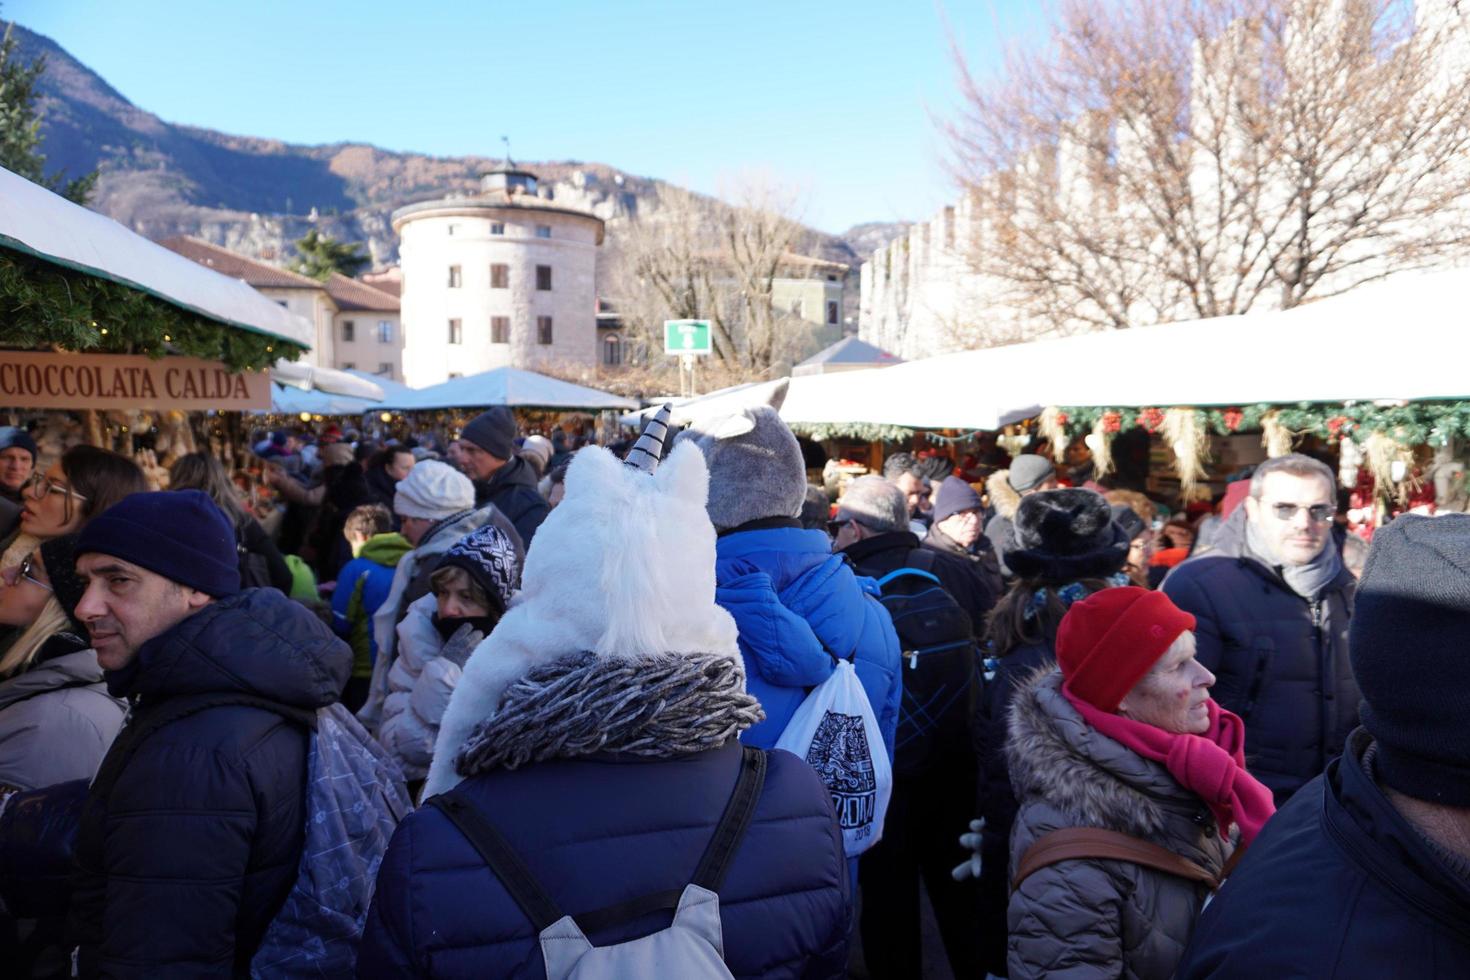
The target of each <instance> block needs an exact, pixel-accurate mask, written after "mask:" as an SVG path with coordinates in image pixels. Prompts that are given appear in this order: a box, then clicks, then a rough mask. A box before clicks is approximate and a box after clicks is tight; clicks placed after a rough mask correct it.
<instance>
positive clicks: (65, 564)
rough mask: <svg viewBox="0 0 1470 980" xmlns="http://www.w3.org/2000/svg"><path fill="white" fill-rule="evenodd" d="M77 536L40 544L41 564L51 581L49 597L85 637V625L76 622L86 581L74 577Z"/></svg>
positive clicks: (84, 592) (68, 536) (72, 535)
mask: <svg viewBox="0 0 1470 980" xmlns="http://www.w3.org/2000/svg"><path fill="white" fill-rule="evenodd" d="M79 537H81V535H79V534H63V535H62V536H61V537H59V538H51V539H50V540H48V541H45V542H43V543H42V544H41V547H40V552H41V562H42V563H43V564H44V565H45V566H46V577H47V578H49V579H50V580H51V594H52V595H54V596H56V601H57V602H59V603H60V604H61V610H62V612H64V613H66V618H67V619H69V620H71V624H72V627H73V628H74V630H75V631H76V632H77V633H78V634H80V635H81V636H86V635H87V627H86V624H84V623H83V622H81V620H79V619H77V603H79V602H81V601H82V596H83V595H85V594H86V592H87V580H86V579H84V578H82V577H81V576H80V575H78V574H77V560H76V559H77V539H78V538H79Z"/></svg>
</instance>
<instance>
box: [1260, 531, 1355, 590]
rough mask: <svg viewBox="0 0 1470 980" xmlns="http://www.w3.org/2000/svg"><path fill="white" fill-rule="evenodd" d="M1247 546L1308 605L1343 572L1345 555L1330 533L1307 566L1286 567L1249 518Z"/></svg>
mask: <svg viewBox="0 0 1470 980" xmlns="http://www.w3.org/2000/svg"><path fill="white" fill-rule="evenodd" d="M1245 547H1246V550H1247V551H1248V552H1250V554H1251V556H1252V557H1253V558H1255V559H1256V560H1257V561H1259V562H1260V563H1261V564H1263V565H1265V566H1266V567H1268V568H1273V569H1275V570H1276V572H1277V574H1279V575H1280V576H1281V577H1282V578H1283V579H1285V580H1286V584H1287V586H1288V587H1289V588H1290V589H1291V591H1293V592H1295V593H1296V594H1297V595H1299V596H1301V597H1302V598H1303V599H1306V600H1307V601H1308V602H1315V601H1316V600H1317V598H1318V597H1319V596H1320V594H1321V592H1322V590H1323V589H1325V588H1327V586H1329V585H1331V584H1332V580H1333V579H1335V578H1337V573H1338V572H1340V571H1342V555H1341V554H1339V553H1338V550H1337V542H1335V541H1333V540H1332V535H1331V534H1330V533H1329V534H1328V536H1327V543H1326V544H1325V545H1324V546H1323V547H1322V550H1321V551H1320V552H1319V553H1318V554H1317V557H1316V558H1313V559H1312V560H1311V561H1309V562H1307V563H1306V564H1305V565H1287V564H1284V563H1283V562H1282V561H1281V560H1280V559H1279V558H1277V557H1276V553H1275V551H1274V550H1273V549H1272V548H1271V547H1270V546H1269V545H1268V544H1267V543H1266V539H1265V536H1264V535H1262V534H1261V533H1260V532H1259V531H1257V530H1256V525H1255V522H1253V521H1251V520H1249V519H1247V520H1246V522H1245Z"/></svg>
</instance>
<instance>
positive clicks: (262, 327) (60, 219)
mask: <svg viewBox="0 0 1470 980" xmlns="http://www.w3.org/2000/svg"><path fill="white" fill-rule="evenodd" d="M0 246H4V247H6V248H11V249H14V250H16V251H18V252H23V253H25V254H28V255H34V256H36V257H37V258H39V259H43V260H45V261H47V262H54V263H55V264H57V265H61V266H65V267H66V268H68V269H75V270H77V271H79V272H83V273H86V274H87V275H92V276H97V277H99V278H102V279H108V280H111V281H112V282H116V283H120V284H121V285H124V286H128V287H131V288H133V289H138V290H141V291H143V292H145V293H148V294H149V295H152V296H156V297H157V298H158V299H161V300H163V301H164V302H167V303H170V304H172V305H174V306H177V307H179V308H180V309H183V310H187V311H189V312H190V313H194V314H197V315H199V316H201V317H204V318H206V319H209V320H213V321H215V322H217V323H222V324H225V325H227V326H231V327H237V328H239V329H241V330H249V331H251V332H253V333H259V334H265V335H267V336H270V337H277V338H279V339H281V340H287V341H290V342H291V343H293V344H299V345H300V346H302V347H306V348H310V347H311V345H312V339H313V335H314V334H313V330H312V326H311V324H310V323H308V322H307V321H306V320H305V319H304V318H302V317H299V316H297V315H296V314H294V313H290V312H288V311H286V310H285V309H284V308H282V307H281V306H278V305H277V304H275V303H273V302H271V301H270V300H268V299H266V298H265V297H264V296H262V295H261V294H260V293H258V292H256V291H255V290H254V289H252V288H251V287H250V286H247V285H246V284H245V283H243V282H241V281H240V280H238V279H231V278H230V277H229V276H223V275H220V274H219V273H218V272H214V271H212V270H210V269H206V268H205V267H204V266H202V265H199V264H198V263H197V262H192V261H190V260H189V259H186V258H184V257H183V256H182V255H177V254H175V253H173V252H170V251H169V250H168V249H166V248H164V247H163V246H161V245H156V244H154V243H153V242H150V241H149V240H148V239H146V238H144V237H143V236H141V235H137V234H134V233H133V232H131V231H129V230H128V229H126V228H124V227H123V226H122V225H120V224H118V223H117V222H116V221H113V220H112V219H111V218H108V217H104V216H103V215H100V214H98V213H97V212H95V211H89V210H87V209H86V208H84V207H81V206H80V205H77V204H73V203H71V202H70V201H68V200H66V199H65V198H63V197H61V196H60V195H58V194H53V193H52V192H51V191H48V190H46V188H44V187H41V186H40V185H38V184H33V183H31V182H30V181H29V180H26V179H25V178H24V177H20V176H17V175H16V174H13V173H11V172H10V171H9V170H5V169H3V168H0Z"/></svg>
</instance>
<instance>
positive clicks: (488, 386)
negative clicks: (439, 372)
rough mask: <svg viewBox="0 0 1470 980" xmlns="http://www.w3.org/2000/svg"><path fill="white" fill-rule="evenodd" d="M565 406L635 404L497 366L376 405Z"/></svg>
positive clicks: (397, 408) (620, 406)
mask: <svg viewBox="0 0 1470 980" xmlns="http://www.w3.org/2000/svg"><path fill="white" fill-rule="evenodd" d="M494 405H505V406H507V407H510V408H565V409H585V410H589V411H596V410H602V409H614V410H618V409H621V410H626V409H632V408H637V407H638V403H637V402H635V401H633V400H632V399H630V398H619V397H618V396H617V395H610V394H608V393H607V392H605V391H598V390H597V389H596V388H586V387H583V386H582V385H577V384H572V383H571V382H570V381H562V380H560V379H559V378H550V377H547V376H546V375H544V374H537V373H536V372H535V371H524V370H521V369H520V368H512V367H501V368H495V369H493V370H490V371H485V372H483V373H481V374H475V375H471V376H470V377H468V378H450V379H449V380H448V381H445V382H443V383H441V384H437V385H433V386H431V387H428V388H419V389H408V390H406V391H404V392H402V393H399V394H396V395H389V396H388V397H387V398H385V399H384V400H383V402H382V404H381V405H380V406H377V407H380V408H384V409H393V410H395V411H403V412H417V411H432V410H434V409H440V408H489V407H491V406H494Z"/></svg>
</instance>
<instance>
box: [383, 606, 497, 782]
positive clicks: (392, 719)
mask: <svg viewBox="0 0 1470 980" xmlns="http://www.w3.org/2000/svg"><path fill="white" fill-rule="evenodd" d="M436 608H437V600H435V598H434V594H433V593H432V592H431V593H429V594H428V595H425V596H420V597H419V598H418V599H416V600H414V601H413V602H412V603H410V604H409V607H408V614H407V615H406V616H404V617H403V622H401V623H399V624H398V656H397V657H396V658H395V659H394V661H393V666H392V667H391V668H390V669H389V671H388V697H387V698H386V699H385V700H384V701H383V723H382V725H381V727H379V729H378V741H379V742H381V743H382V744H383V747H384V748H386V749H387V750H388V751H389V752H390V753H391V754H392V755H393V756H394V758H396V759H397V760H398V764H399V766H401V767H402V768H403V778H404V779H407V780H409V781H413V780H417V779H423V778H424V777H425V776H427V775H428V774H429V762H430V761H431V760H432V759H433V758H434V742H435V740H437V739H438V738H439V722H440V721H441V720H443V718H444V709H445V708H447V707H448V706H449V696H450V695H451V694H453V693H454V689H455V687H456V686H457V685H458V684H459V679H460V677H461V675H462V674H463V672H464V663H465V661H466V660H468V659H469V655H470V653H471V651H473V650H474V649H475V647H476V646H478V645H479V643H480V641H481V640H483V639H484V638H485V634H484V633H481V632H480V631H478V630H476V629H474V628H473V627H471V626H470V625H469V624H465V625H464V626H461V627H460V628H459V630H458V631H457V632H456V633H455V634H454V635H453V636H451V637H450V638H449V640H448V641H445V640H444V639H443V638H442V637H441V636H440V635H439V631H438V630H437V629H436V628H435V627H434V612H435V610H436Z"/></svg>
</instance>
